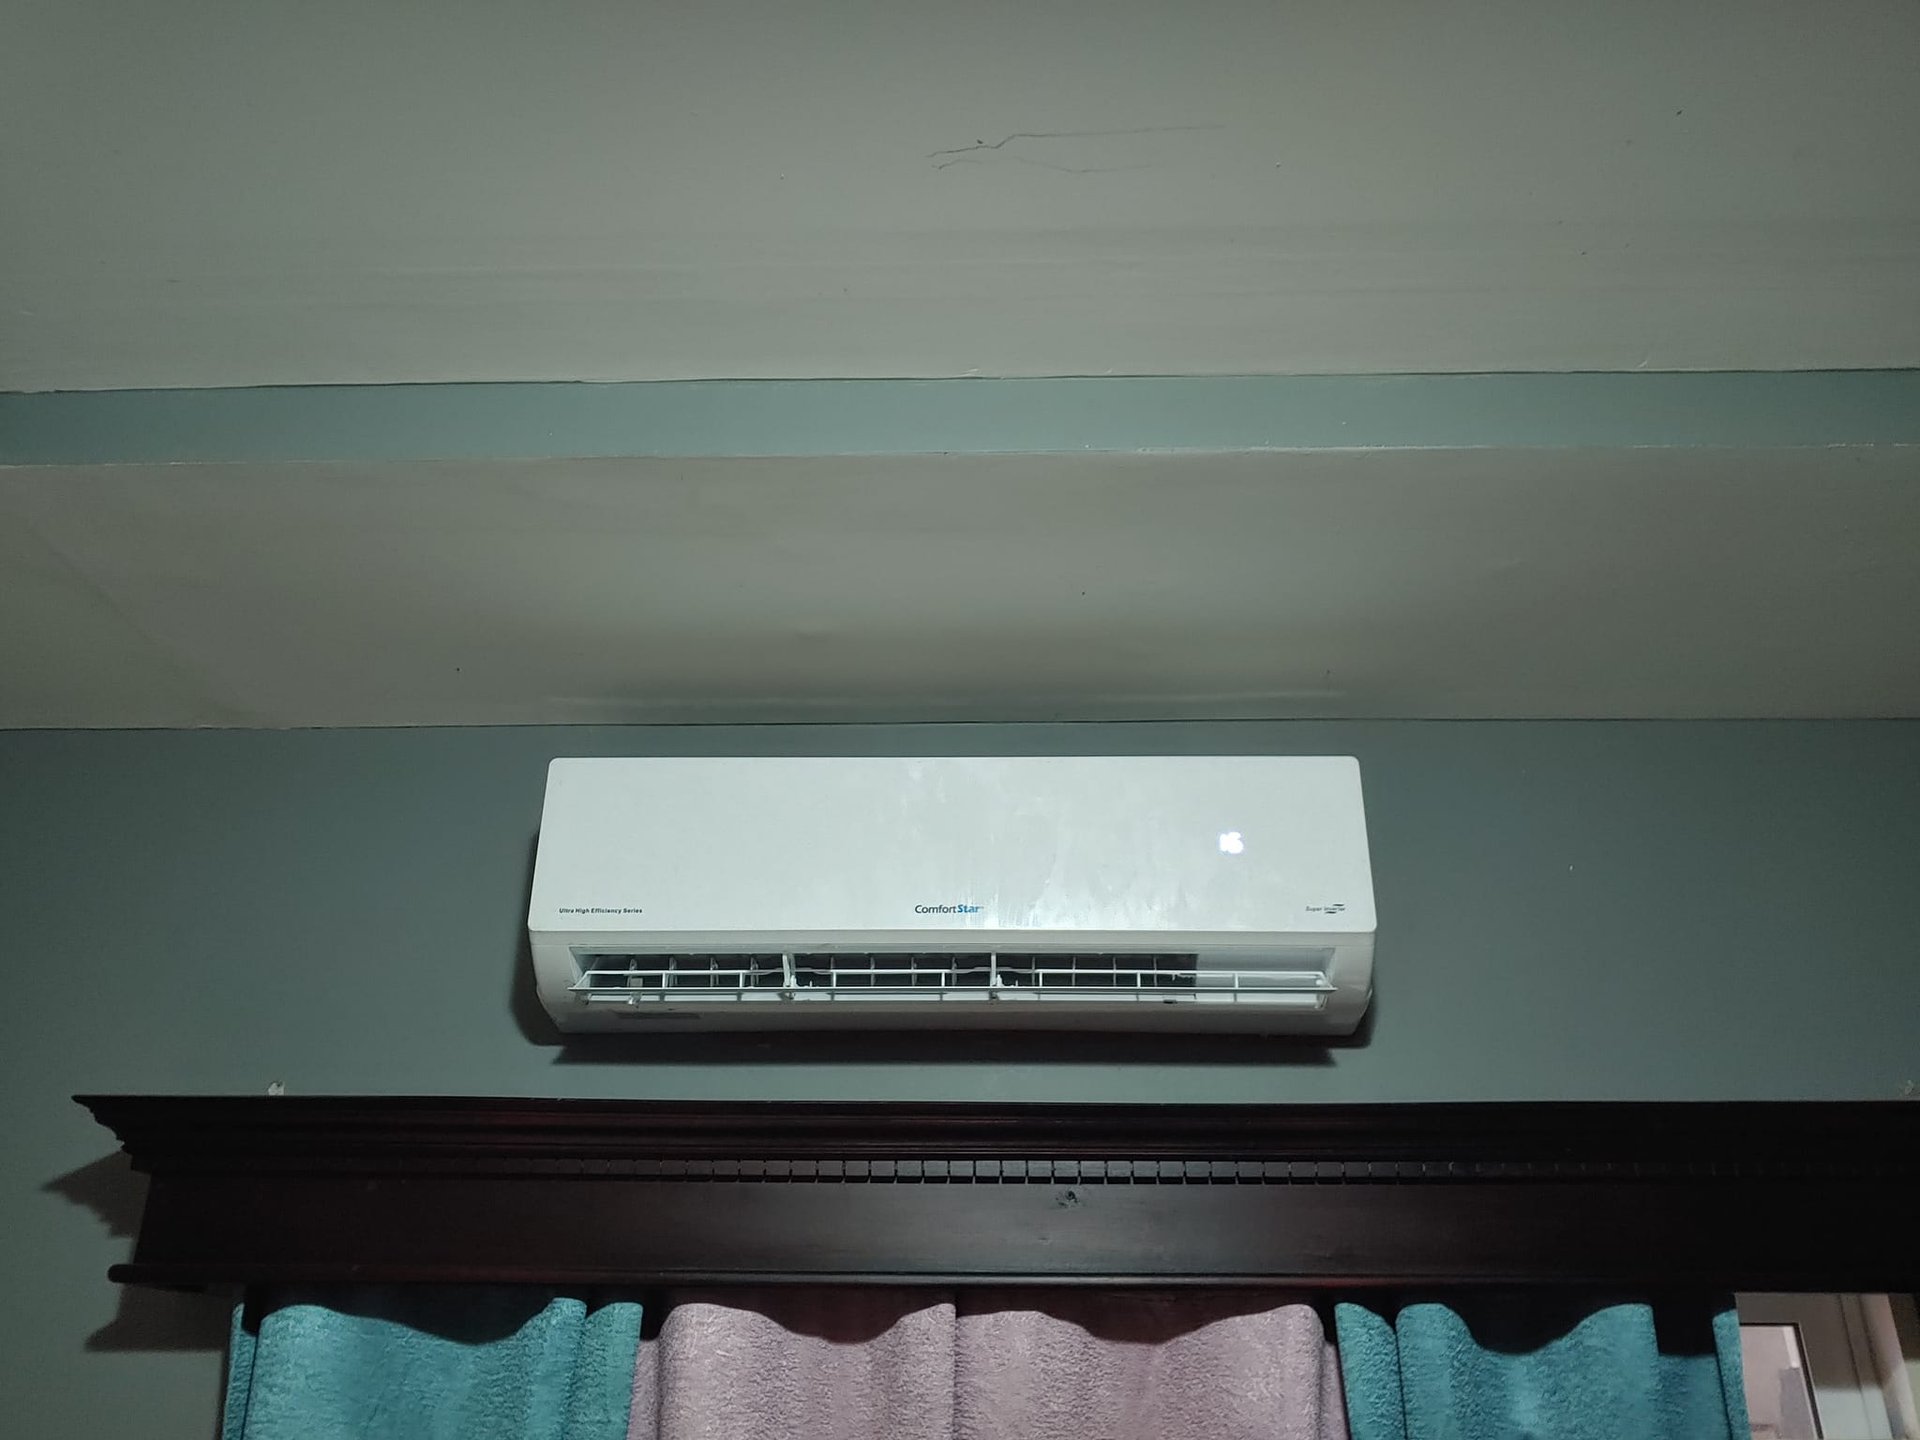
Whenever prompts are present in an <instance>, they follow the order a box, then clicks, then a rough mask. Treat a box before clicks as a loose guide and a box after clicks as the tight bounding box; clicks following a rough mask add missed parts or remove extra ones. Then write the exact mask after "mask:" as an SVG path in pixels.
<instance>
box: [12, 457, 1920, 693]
mask: <svg viewBox="0 0 1920 1440" xmlns="http://www.w3.org/2000/svg"><path fill="white" fill-rule="evenodd" d="M1917 478H1920V448H1916V447H1912V446H1878V447H1832V448H1821V449H1804V450H1768V451H1743V450H1739V449H1660V448H1645V449H1635V448H1620V449H1609V450H1440V451H1435V450H1392V451H1345V452H1339V451H1334V452H1328V451H1321V452H1312V453H1288V452H1270V453H1253V454H1246V453H1242V454H1223V455H1200V454H1187V455H1115V454H1106V455H1098V454H1096V455H1086V454H1082V455H1044V456H1041V455H997V456H938V455H917V456H916V455H904V456H866V457H811V458H800V459H793V458H785V459H782V458H769V459H721V458H707V459H683V460H676V459H664V458H646V459H625V460H548V461H495V462H438V463H415V464H392V465H347V464H324V465H295V464H283V465H246V464H228V465H202V464H181V465H124V466H94V467H57V468H17V469H12V470H0V724H5V725H220V724H241V725H383V724H469V723H532V722H572V721H596V722H601V721H643V720H667V719H675V720H679V719H716V720H717V719H726V720H789V719H797V718H816V719H820V718H858V719H866V720H872V719H888V718H905V719H916V718H924V719H935V718H940V719H953V718H979V719H988V718H996V719H997V718H1034V717H1074V716H1082V717H1090V718H1091V717H1128V716H1154V717H1165V716H1195V715H1305V716H1315V715H1326V716H1615V715H1618V716H1647V715H1653V716H1708V715H1711V716H1737V715H1820V716H1836V715H1842V716H1867V715H1896V714H1904V715H1911V714H1915V713H1920V625H1916V624H1915V617H1916V616H1920V559H1917V557H1920V484H1916V483H1915V482H1916V479H1917Z"/></svg>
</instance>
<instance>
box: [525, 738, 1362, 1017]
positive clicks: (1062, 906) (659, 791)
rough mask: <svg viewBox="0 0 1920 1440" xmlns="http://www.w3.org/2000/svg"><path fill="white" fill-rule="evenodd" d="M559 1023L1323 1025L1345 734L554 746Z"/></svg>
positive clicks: (1347, 915)
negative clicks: (992, 751) (1215, 751)
mask: <svg viewBox="0 0 1920 1440" xmlns="http://www.w3.org/2000/svg"><path fill="white" fill-rule="evenodd" d="M527 924H528V930H529V932H530V934H531V936H532V943H533V964H534V970H535V974H536V978H537V981H538V985H539V992H540V998H541V1000H542V1002H543V1003H544V1004H545V1005H546V1008H547V1010H548V1011H549V1012H550V1013H551V1014H552V1015H553V1018H554V1019H555V1021H557V1022H558V1023H559V1025H560V1026H561V1027H562V1028H563V1029H567V1030H623V1029H624V1030H642V1029H648V1028H655V1027H657V1028H659V1029H678V1028H683V1027H684V1028H702V1027H705V1028H715V1029H720V1028H724V1029H774V1028H786V1027H792V1026H811V1027H817V1028H823V1029H836V1028H846V1027H854V1026H858V1027H867V1028H901V1027H917V1026H955V1025H960V1026H981V1027H996V1028H997V1027H1009V1028H1011V1027H1046V1028H1053V1029H1087V1030H1134V1029H1157V1030H1158V1029H1166V1030H1175V1029H1181V1030H1184V1029H1192V1030H1238V1031H1255V1032H1273V1033H1281V1032H1288V1033H1311V1034H1345V1033H1347V1032H1350V1031H1351V1030H1353V1028H1354V1027H1355V1026H1356V1025H1357V1024H1358V1023H1359V1021H1360V1017H1361V1015H1362V1014H1363V1013H1364V1012H1365V1010H1366V1008H1367V1001H1368V998H1369V996H1370V995H1371V992H1372V976H1373V932H1374V914H1373V881H1372V873H1371V870H1370V867H1369V864H1368V859H1367V831H1366V819H1365V815H1364V812H1363V810H1362V807H1361V796H1360V767H1359V765H1358V764H1357V763H1356V762H1355V761H1353V760H1351V759H1348V758H1345V757H1324V756H1314V757H1298V756H1287V757H1276V756H1177V757H1176V756H1140V755H1127V756H1032V757H998V756H996V757H993V758H944V759H876V758H864V757H863V758H858V759H591V760H555V761H554V762H553V765H552V768H551V769H550V770H549V771H548V775H547V799H546V810H545V814H544V816H543V818H542V821H541V830H540V848H539V858H538V861H537V863H536V865H535V870H534V881H533V905H532V910H531V913H530V915H529V917H528V922H527Z"/></svg>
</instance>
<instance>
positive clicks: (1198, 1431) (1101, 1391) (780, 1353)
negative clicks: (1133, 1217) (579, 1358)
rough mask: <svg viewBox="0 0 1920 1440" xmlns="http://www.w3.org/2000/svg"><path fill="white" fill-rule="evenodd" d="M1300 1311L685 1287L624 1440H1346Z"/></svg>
mask: <svg viewBox="0 0 1920 1440" xmlns="http://www.w3.org/2000/svg"><path fill="white" fill-rule="evenodd" d="M1346 1435H1347V1430H1346V1423H1345V1412H1344V1408H1343V1405H1342V1400H1341V1389H1340V1375H1339V1367H1338V1363H1337V1360H1336V1358H1335V1355H1334V1352H1333V1347H1332V1345H1331V1343H1330V1341H1329V1340H1328V1337H1327V1332H1326V1327H1325V1326H1324V1324H1323V1323H1322V1321H1321V1318H1320V1315H1319V1313H1318V1312H1317V1311H1316V1310H1315V1309H1314V1307H1313V1306H1311V1305H1309V1304H1307V1303H1305V1302H1304V1301H1302V1300H1301V1299H1299V1298H1298V1297H1294V1296H1284V1295H1275V1294H1262V1293H1256V1292H1198V1291H1165V1292H1158V1291H1147V1290H1054V1291H1034V1290H1007V1291H995V1290H968V1291H963V1292H959V1293H957V1294H955V1293H941V1292H932V1291H927V1290H884V1289H878V1290H850V1289H831V1290H828V1289H821V1290H814V1289H797V1290H788V1289H769V1290H763V1291H752V1292H742V1291H738V1290H728V1291H711V1292H698V1291H688V1292H682V1293H680V1294H678V1295H676V1296H675V1297H674V1303H673V1306H672V1308H671V1309H670V1310H669V1311H668V1312H667V1314H666V1315H665V1317H664V1319H663V1320H662V1322H661V1325H660V1328H659V1331H658V1333H657V1334H654V1335H651V1336H650V1337H649V1338H647V1339H645V1340H643V1341H642V1343H641V1346H640V1356H639V1363H638V1365H637V1367H636V1371H635V1381H634V1394H633V1410H632V1420H631V1424H630V1427H629V1431H628V1437H629V1440H794V1437H808V1440H1346Z"/></svg>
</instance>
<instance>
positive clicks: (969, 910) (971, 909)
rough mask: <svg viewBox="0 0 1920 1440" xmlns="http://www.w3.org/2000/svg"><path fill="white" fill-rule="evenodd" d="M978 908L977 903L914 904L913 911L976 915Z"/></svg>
mask: <svg viewBox="0 0 1920 1440" xmlns="http://www.w3.org/2000/svg"><path fill="white" fill-rule="evenodd" d="M980 909H981V907H980V906H978V905H916V906H914V907H913V913H914V914H916V915H978V914H979V913H980Z"/></svg>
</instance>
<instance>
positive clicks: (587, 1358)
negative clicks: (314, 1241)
mask: <svg viewBox="0 0 1920 1440" xmlns="http://www.w3.org/2000/svg"><path fill="white" fill-rule="evenodd" d="M639 1343H640V1307H639V1305H637V1304H635V1303H633V1302H631V1301H619V1300H614V1301H608V1302H604V1303H593V1302H591V1301H589V1300H586V1299H582V1298H579V1297H575V1296H567V1295H559V1294H556V1293H554V1292H553V1291H542V1290H533V1289H525V1288H491V1287H408V1288H399V1287H395V1288H392V1289H386V1288H377V1289H359V1290H352V1289H348V1290H332V1289H330V1290H328V1291H327V1292H326V1293H325V1297H324V1300H322V1299H321V1298H319V1297H315V1296H303V1295H294V1294H282V1295H277V1296H266V1297H261V1298H259V1299H254V1300H250V1302H249V1303H248V1304H247V1305H243V1306H241V1307H239V1308H238V1309H236V1310H235V1311H234V1316H233V1342H232V1347H231V1350H230V1352H229V1356H228V1370H227V1395H226V1408H225V1414H224V1417H223V1422H222V1426H221V1437H222V1440H349V1437H351V1440H403V1437H404V1440H472V1437H476V1436H488V1437H501V1440H626V1433H627V1414H628V1410H629V1408H630V1407H631V1404H632V1399H633V1370H634V1357H635V1355H636V1353H637V1351H638V1348H639Z"/></svg>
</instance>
